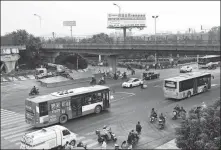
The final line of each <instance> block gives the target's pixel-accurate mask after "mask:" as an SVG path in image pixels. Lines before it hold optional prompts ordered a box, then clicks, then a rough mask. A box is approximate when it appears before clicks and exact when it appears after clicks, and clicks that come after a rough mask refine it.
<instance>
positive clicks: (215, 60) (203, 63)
mask: <svg viewBox="0 0 221 150" xmlns="http://www.w3.org/2000/svg"><path fill="white" fill-rule="evenodd" d="M219 63H220V55H210V56H204V57H200V58H199V61H198V67H199V68H208V67H209V66H210V65H213V64H216V65H218V64H219Z"/></svg>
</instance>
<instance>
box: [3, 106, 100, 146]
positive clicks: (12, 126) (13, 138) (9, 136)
mask: <svg viewBox="0 0 221 150" xmlns="http://www.w3.org/2000/svg"><path fill="white" fill-rule="evenodd" d="M28 130H30V131H28ZM36 130H38V129H33V128H32V126H31V125H29V124H26V122H25V115H21V114H18V113H15V112H13V111H9V110H4V109H1V137H2V138H3V139H5V140H7V141H9V142H11V143H13V144H14V145H15V146H17V148H19V145H20V140H21V137H22V136H23V135H24V134H25V133H26V132H33V131H36ZM76 140H77V142H79V141H82V142H83V143H85V144H87V146H88V147H89V148H92V147H96V145H99V143H98V142H97V141H95V140H93V139H89V138H86V137H84V136H79V135H77V134H76ZM5 147H8V146H5Z"/></svg>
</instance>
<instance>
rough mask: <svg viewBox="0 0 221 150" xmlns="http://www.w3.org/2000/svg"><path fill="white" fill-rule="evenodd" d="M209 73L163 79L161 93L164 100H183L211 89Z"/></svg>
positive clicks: (195, 73)
mask: <svg viewBox="0 0 221 150" xmlns="http://www.w3.org/2000/svg"><path fill="white" fill-rule="evenodd" d="M211 77H212V75H211V74H210V73H200V72H194V73H189V74H184V75H180V76H177V77H173V78H168V79H164V85H163V91H164V96H165V97H166V98H172V99H184V98H189V97H191V96H193V95H196V94H198V93H203V92H206V91H207V90H209V89H210V88H211Z"/></svg>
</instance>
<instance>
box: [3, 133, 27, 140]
mask: <svg viewBox="0 0 221 150" xmlns="http://www.w3.org/2000/svg"><path fill="white" fill-rule="evenodd" d="M24 134H25V133H18V134H14V135H11V136H7V137H5V138H4V139H5V140H8V139H12V138H15V137H18V136H19V137H21V136H22V135H24Z"/></svg>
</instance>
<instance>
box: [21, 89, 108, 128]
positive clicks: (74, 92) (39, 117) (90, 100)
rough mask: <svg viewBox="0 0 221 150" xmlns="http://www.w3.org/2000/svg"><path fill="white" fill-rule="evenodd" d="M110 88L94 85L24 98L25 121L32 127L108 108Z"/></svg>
mask: <svg viewBox="0 0 221 150" xmlns="http://www.w3.org/2000/svg"><path fill="white" fill-rule="evenodd" d="M110 97H111V96H110V88H109V87H106V86H101V85H96V86H90V87H80V88H76V89H70V90H65V91H60V92H54V93H50V94H48V95H42V96H37V97H30V98H27V99H26V100H25V120H26V123H28V124H30V125H32V126H34V127H45V126H49V125H52V124H56V123H60V124H64V123H66V122H67V121H68V120H70V119H73V118H77V117H80V116H84V115H87V114H91V113H97V114H98V113H100V112H101V111H103V110H107V109H108V108H110Z"/></svg>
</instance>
